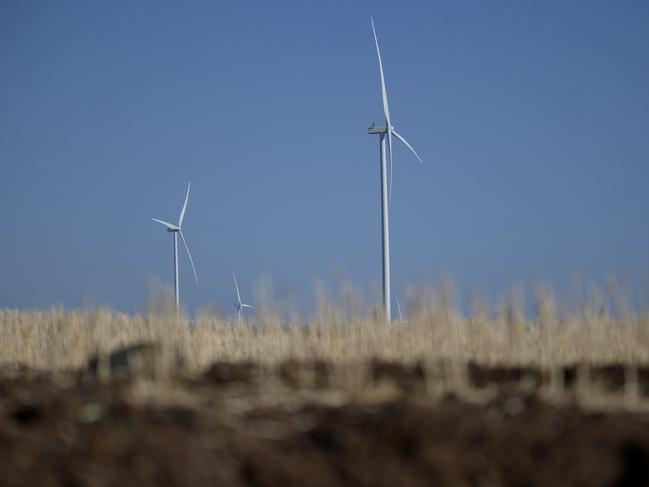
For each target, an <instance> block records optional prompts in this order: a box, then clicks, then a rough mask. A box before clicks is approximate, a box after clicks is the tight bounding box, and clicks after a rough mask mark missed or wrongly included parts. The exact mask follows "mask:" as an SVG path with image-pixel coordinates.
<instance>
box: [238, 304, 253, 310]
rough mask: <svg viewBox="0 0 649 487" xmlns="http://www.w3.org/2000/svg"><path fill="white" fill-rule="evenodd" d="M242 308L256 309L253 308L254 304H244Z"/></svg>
mask: <svg viewBox="0 0 649 487" xmlns="http://www.w3.org/2000/svg"><path fill="white" fill-rule="evenodd" d="M241 307H242V308H250V309H254V306H253V305H252V304H242V305H241Z"/></svg>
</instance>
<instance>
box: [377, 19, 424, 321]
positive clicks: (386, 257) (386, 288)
mask: <svg viewBox="0 0 649 487" xmlns="http://www.w3.org/2000/svg"><path fill="white" fill-rule="evenodd" d="M370 21H371V23H372V33H373V34H374V44H375V45H376V54H377V56H378V58H379V72H380V74H381V95H382V97H383V114H384V115H385V127H375V126H374V125H372V126H371V127H370V128H368V129H367V133H368V134H379V135H380V137H379V147H380V154H381V156H380V158H381V234H382V250H383V253H382V257H383V307H384V311H385V319H386V320H387V321H388V322H390V303H391V301H390V225H389V220H390V219H389V214H388V204H389V201H390V200H391V199H392V136H393V135H394V136H395V137H396V138H397V140H399V141H400V142H401V143H402V144H404V145H405V146H406V147H407V148H408V149H410V151H411V152H412V153H413V154H414V155H415V157H416V158H417V159H419V161H421V157H419V154H417V151H415V149H413V148H412V146H411V145H410V144H409V143H408V141H407V140H406V139H404V138H403V137H402V136H401V135H399V133H398V132H397V131H396V130H395V129H394V126H393V125H392V120H391V119H390V110H389V108H388V94H387V91H386V89H385V77H384V76H383V62H382V61H381V51H380V50H379V41H378V39H377V37H376V29H375V28H374V19H373V18H371V17H370ZM386 135H387V145H388V155H389V157H390V190H389V193H388V185H387V179H388V178H387V168H386V150H385V149H386V148H385V144H386ZM388 195H389V196H388Z"/></svg>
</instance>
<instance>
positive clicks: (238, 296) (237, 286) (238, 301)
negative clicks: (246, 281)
mask: <svg viewBox="0 0 649 487" xmlns="http://www.w3.org/2000/svg"><path fill="white" fill-rule="evenodd" d="M232 277H234V287H236V288H237V303H239V306H242V304H241V294H239V283H238V282H237V276H235V275H234V272H233V273H232Z"/></svg>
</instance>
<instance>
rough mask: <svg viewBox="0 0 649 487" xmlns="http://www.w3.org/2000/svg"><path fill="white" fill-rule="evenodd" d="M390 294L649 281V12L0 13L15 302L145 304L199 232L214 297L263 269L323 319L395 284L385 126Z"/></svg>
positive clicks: (0, 136) (4, 173)
mask: <svg viewBox="0 0 649 487" xmlns="http://www.w3.org/2000/svg"><path fill="white" fill-rule="evenodd" d="M370 15H373V16H374V19H375V22H376V26H377V31H378V35H379V41H380V44H381V48H382V53H383V60H384V66H385V71H386V82H387V88H388V93H389V97H390V103H391V111H392V116H393V120H394V124H395V125H396V126H397V128H398V129H399V131H400V132H401V133H402V134H403V135H404V136H406V137H407V138H408V140H409V141H410V142H411V143H412V144H413V145H414V146H415V147H416V148H417V150H418V151H419V152H420V154H421V155H422V157H423V158H424V161H425V163H424V164H423V165H422V164H419V163H418V162H416V161H415V160H413V158H412V157H411V155H410V154H409V153H408V152H406V150H404V149H403V148H402V147H401V146H397V147H395V151H394V159H395V167H394V187H393V205H392V212H391V218H392V220H391V228H392V268H393V269H392V270H393V288H394V293H395V294H396V295H400V296H402V295H403V293H404V289H405V288H406V286H407V284H408V283H418V282H419V283H421V282H435V281H437V280H438V279H439V278H440V277H441V276H444V275H450V276H453V278H454V279H455V281H456V282H457V283H458V285H459V286H460V289H461V290H463V291H462V292H464V291H468V290H471V289H473V290H478V291H481V292H483V293H484V294H486V295H488V296H491V297H497V296H500V295H501V294H503V293H505V292H506V291H507V290H509V289H510V288H511V287H512V286H515V285H520V284H522V285H526V286H531V285H533V284H534V283H536V282H538V281H545V282H548V283H550V284H552V285H554V286H556V287H557V288H559V289H561V288H562V286H566V285H567V283H568V282H569V280H570V276H571V275H572V274H573V273H575V272H578V273H580V274H581V275H582V276H583V277H584V279H594V280H598V281H603V280H604V279H605V277H606V276H607V275H616V276H621V277H623V278H625V279H629V280H631V281H632V282H633V283H634V285H636V286H638V287H639V288H642V289H647V286H648V284H649V192H648V191H647V188H648V186H649V2H646V1H626V2H613V1H607V2H602V1H594V0H593V1H591V0H589V1H571V2H565V1H547V2H536V1H514V0H512V1H494V2H477V1H475V2H455V1H453V2H450V1H449V2H429V1H422V2H411V3H399V5H398V6H395V5H394V4H393V3H392V2H380V1H372V2H356V1H354V2H350V1H339V2H305V1H293V2H256V3H253V2H158V1H155V2H154V1H151V2H131V1H111V2H85V1H77V2H70V1H59V2H50V1H40V2H38V1H17V0H15V1H11V0H8V1H3V2H1V3H0V106H1V107H2V108H1V109H0V161H1V162H0V215H1V216H2V230H1V231H0V250H1V252H0V270H1V274H0V306H11V307H36V306H38V307H41V306H49V305H51V304H63V305H65V306H70V307H73V306H83V305H84V303H87V302H94V303H98V304H110V305H112V306H114V307H116V308H118V309H122V310H127V311H132V310H143V309H145V306H146V301H147V298H148V294H149V283H150V282H151V281H152V280H158V281H160V282H162V283H165V284H169V285H170V284H171V257H172V256H171V238H170V236H169V235H168V234H166V233H165V232H164V231H163V229H162V228H161V227H160V226H159V225H157V224H155V223H154V222H152V221H151V218H152V217H157V218H162V219H167V220H174V219H176V218H177V217H178V213H179V210H180V207H181V204H182V199H183V197H184V191H185V187H186V184H187V181H190V180H191V181H192V194H191V197H190V201H189V207H188V210H187V216H186V220H185V231H186V236H187V238H188V240H189V244H190V247H191V249H192V252H193V255H194V259H195V261H196V264H197V267H198V273H199V278H200V280H201V286H200V288H198V289H197V288H196V287H195V286H194V285H193V284H192V282H191V279H192V277H191V269H190V267H189V263H188V261H187V259H186V257H185V255H181V278H182V279H181V292H182V296H183V301H184V303H185V305H186V306H187V308H188V309H189V310H192V311H193V310H196V309H197V308H198V307H199V306H201V305H203V304H205V303H209V302H211V303H215V304H218V305H219V306H222V307H224V308H226V309H228V310H230V309H231V303H232V301H233V289H232V281H231V273H232V271H233V270H235V271H237V273H238V275H239V277H240V282H241V284H242V288H243V290H244V293H245V294H247V295H248V296H250V294H251V292H252V291H251V287H252V285H253V283H254V282H255V281H256V279H257V278H258V277H259V276H260V275H262V274H269V275H270V276H272V278H273V281H274V283H275V286H276V289H279V290H282V289H283V290H292V292H293V293H294V295H295V297H296V300H297V301H298V302H299V303H301V305H304V306H308V303H309V302H310V297H311V295H312V284H313V280H314V279H315V278H317V277H327V276H331V275H332V272H334V271H335V270H337V269H342V270H344V271H345V272H346V273H347V275H348V276H349V277H350V279H351V280H352V281H354V282H355V283H356V284H358V285H360V286H361V287H363V288H365V289H375V290H376V289H378V284H379V279H380V245H379V244H380V240H379V234H380V226H379V225H380V219H379V179H378V177H379V172H378V142H377V140H376V137H375V136H369V135H367V126H368V125H369V124H370V123H371V122H372V121H374V122H377V123H380V122H381V121H382V110H381V100H380V91H379V78H378V66H377V60H376V54H375V51H374V46H373V42H372V35H371V27H370V21H369V18H370Z"/></svg>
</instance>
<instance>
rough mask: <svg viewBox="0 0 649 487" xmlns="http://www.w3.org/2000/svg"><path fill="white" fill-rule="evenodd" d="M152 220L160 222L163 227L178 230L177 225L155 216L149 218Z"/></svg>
mask: <svg viewBox="0 0 649 487" xmlns="http://www.w3.org/2000/svg"><path fill="white" fill-rule="evenodd" d="M151 220H153V221H154V222H158V223H162V224H163V225H164V226H165V227H167V228H168V229H169V230H178V227H177V226H176V225H173V224H171V223H167V222H165V221H162V220H158V219H157V218H151Z"/></svg>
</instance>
